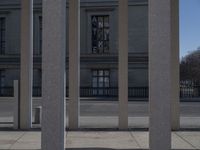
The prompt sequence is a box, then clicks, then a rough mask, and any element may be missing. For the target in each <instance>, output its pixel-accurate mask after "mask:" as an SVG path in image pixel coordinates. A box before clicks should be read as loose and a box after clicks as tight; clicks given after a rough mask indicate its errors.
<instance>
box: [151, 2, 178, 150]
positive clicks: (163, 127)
mask: <svg viewBox="0 0 200 150" xmlns="http://www.w3.org/2000/svg"><path fill="white" fill-rule="evenodd" d="M175 4H176V6H177V1H176V0H159V1H158V0H150V1H149V100H150V126H149V131H150V138H149V139H150V141H149V143H150V149H151V150H161V149H162V150H170V149H171V121H172V120H171V119H172V111H171V109H172V108H175V107H174V106H173V107H172V105H173V104H172V99H173V98H174V97H175V96H174V95H173V92H172V91H173V90H174V89H175V87H177V81H176V83H174V81H175V79H174V77H175V74H176V73H177V71H175V72H176V73H175V72H173V69H174V68H173V65H174V63H177V62H176V61H177V60H176V59H174V56H175V55H174V54H175V53H177V51H176V52H175V53H174V52H173V51H174V47H176V46H173V45H174V41H173V40H175V41H176V42H177V39H176V38H177V36H174V35H173V25H174V24H173V17H174V14H173V13H174V10H173V9H177V8H176V6H174V5H175ZM176 44H177V43H176ZM175 57H177V56H175ZM176 69H177V68H176ZM175 78H176V80H177V77H175ZM176 91H177V89H176ZM176 100H177V99H176ZM175 103H177V102H175ZM176 108H177V107H176ZM176 108H175V109H176ZM175 113H176V112H175Z"/></svg>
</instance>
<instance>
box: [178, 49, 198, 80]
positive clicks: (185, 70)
mask: <svg viewBox="0 0 200 150" xmlns="http://www.w3.org/2000/svg"><path fill="white" fill-rule="evenodd" d="M180 79H181V81H192V82H200V47H198V48H197V50H195V51H192V52H190V53H189V54H188V55H186V56H185V57H183V58H182V60H181V63H180Z"/></svg>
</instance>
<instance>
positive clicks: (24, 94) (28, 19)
mask: <svg viewBox="0 0 200 150" xmlns="http://www.w3.org/2000/svg"><path fill="white" fill-rule="evenodd" d="M20 72H21V73H20V128H21V129H30V128H31V126H32V125H31V124H32V72H33V0H21V71H20Z"/></svg>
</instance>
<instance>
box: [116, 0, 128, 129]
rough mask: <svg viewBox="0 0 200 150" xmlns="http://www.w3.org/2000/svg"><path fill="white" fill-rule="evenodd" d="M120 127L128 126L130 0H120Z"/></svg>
mask: <svg viewBox="0 0 200 150" xmlns="http://www.w3.org/2000/svg"><path fill="white" fill-rule="evenodd" d="M118 26H119V31H118V32H119V72H118V81H119V82H118V84H119V85H118V87H119V128H120V129H127V128H128V0H119V14H118Z"/></svg>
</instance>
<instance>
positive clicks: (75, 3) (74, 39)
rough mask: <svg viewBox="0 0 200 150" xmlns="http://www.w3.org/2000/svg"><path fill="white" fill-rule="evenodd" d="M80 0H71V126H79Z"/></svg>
mask: <svg viewBox="0 0 200 150" xmlns="http://www.w3.org/2000/svg"><path fill="white" fill-rule="evenodd" d="M79 86H80V0H69V116H68V117H69V128H70V129H77V128H78V126H79V103H80V100H79V99H80V94H79V93H80V92H79Z"/></svg>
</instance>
